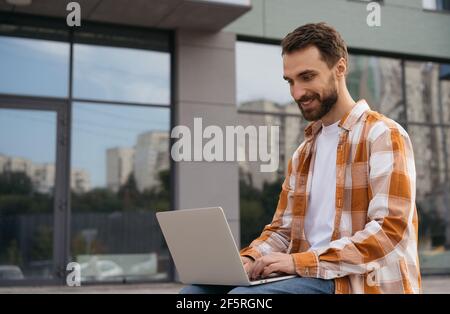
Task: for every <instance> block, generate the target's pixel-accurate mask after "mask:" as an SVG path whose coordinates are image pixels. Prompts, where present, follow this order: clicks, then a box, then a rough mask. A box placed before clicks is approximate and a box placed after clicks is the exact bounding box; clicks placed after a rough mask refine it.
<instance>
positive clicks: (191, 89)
mask: <svg viewBox="0 0 450 314" xmlns="http://www.w3.org/2000/svg"><path fill="white" fill-rule="evenodd" d="M235 37H236V36H235V35H234V34H231V33H225V32H220V33H208V32H199V31H187V30H179V31H177V33H176V44H175V45H176V48H175V49H176V51H175V58H176V69H175V72H176V73H175V75H176V83H175V84H176V86H175V94H176V97H175V98H176V99H175V108H174V110H175V115H176V117H175V119H176V121H175V124H176V125H185V126H188V127H189V128H190V130H191V132H192V130H194V127H193V124H194V118H196V117H201V118H202V119H203V129H204V128H205V127H206V126H208V125H217V126H219V127H221V128H223V130H225V128H224V127H225V126H226V125H234V124H235V123H236V121H237V107H236V86H235V84H236V81H235V80H236V79H235V77H236V74H235ZM205 142H206V140H205V141H204V143H205ZM175 171H176V172H175V176H176V178H175V195H176V197H175V206H176V209H183V208H196V207H212V206H222V208H223V209H224V211H225V215H226V216H227V218H228V222H229V224H230V227H231V230H232V232H233V235H234V237H235V239H236V242H237V243H239V239H240V238H239V175H238V164H237V162H206V161H197V162H194V161H192V162H177V163H175Z"/></svg>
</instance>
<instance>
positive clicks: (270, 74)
mask: <svg viewBox="0 0 450 314" xmlns="http://www.w3.org/2000/svg"><path fill="white" fill-rule="evenodd" d="M236 71H237V82H236V84H237V85H236V88H237V99H238V106H240V104H242V103H243V102H248V101H255V100H267V101H270V102H276V103H279V104H285V103H289V102H290V101H292V97H291V95H290V93H289V86H288V85H287V83H286V82H285V80H284V79H283V60H282V57H281V47H279V46H276V45H266V44H255V43H249V42H238V43H236ZM256 110H258V111H263V109H259V108H256Z"/></svg>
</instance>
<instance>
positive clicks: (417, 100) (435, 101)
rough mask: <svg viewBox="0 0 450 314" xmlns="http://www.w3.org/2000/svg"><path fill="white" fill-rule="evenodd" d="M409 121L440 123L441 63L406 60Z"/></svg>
mask: <svg viewBox="0 0 450 314" xmlns="http://www.w3.org/2000/svg"><path fill="white" fill-rule="evenodd" d="M405 74H406V99H407V108H408V121H418V122H427V123H439V122H440V111H439V94H438V83H439V65H438V64H436V63H432V62H413V61H406V62H405Z"/></svg>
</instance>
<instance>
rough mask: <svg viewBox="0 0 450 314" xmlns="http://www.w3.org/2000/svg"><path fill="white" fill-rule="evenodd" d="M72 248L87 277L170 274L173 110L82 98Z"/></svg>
mask: <svg viewBox="0 0 450 314" xmlns="http://www.w3.org/2000/svg"><path fill="white" fill-rule="evenodd" d="M73 110H74V111H73V131H72V132H73V144H72V145H73V146H72V165H73V169H77V170H78V171H79V172H80V173H81V174H82V175H80V176H79V177H78V180H79V182H78V185H77V187H78V189H74V188H73V189H72V242H71V248H72V250H71V252H72V257H73V259H74V260H75V261H77V262H79V263H80V264H81V272H82V280H84V281H122V280H134V279H147V280H153V279H167V278H168V265H169V264H168V263H169V260H168V253H167V250H166V248H165V247H164V242H163V240H162V236H161V234H160V231H159V227H158V225H157V223H156V220H155V212H156V211H157V210H168V209H169V201H170V199H169V190H170V187H169V126H170V124H169V110H168V109H165V108H163V109H161V108H151V107H134V106H119V105H95V104H89V103H76V104H75V105H74V108H73Z"/></svg>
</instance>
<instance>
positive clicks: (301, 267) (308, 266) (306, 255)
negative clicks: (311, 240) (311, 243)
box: [292, 251, 319, 278]
mask: <svg viewBox="0 0 450 314" xmlns="http://www.w3.org/2000/svg"><path fill="white" fill-rule="evenodd" d="M292 258H293V260H294V264H295V271H296V273H297V274H298V275H299V276H302V277H313V278H317V275H318V273H319V259H318V257H317V255H316V253H314V251H308V252H302V253H294V254H292Z"/></svg>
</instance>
